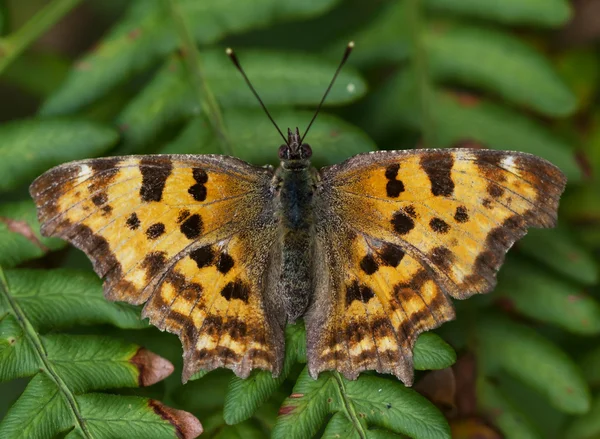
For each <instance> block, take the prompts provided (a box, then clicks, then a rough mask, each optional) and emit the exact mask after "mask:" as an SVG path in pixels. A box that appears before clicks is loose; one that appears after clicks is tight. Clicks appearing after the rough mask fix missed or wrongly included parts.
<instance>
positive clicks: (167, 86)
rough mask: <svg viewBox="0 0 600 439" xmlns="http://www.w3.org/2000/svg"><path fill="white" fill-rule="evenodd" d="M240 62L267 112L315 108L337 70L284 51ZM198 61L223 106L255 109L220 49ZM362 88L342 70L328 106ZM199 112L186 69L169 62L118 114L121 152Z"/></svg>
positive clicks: (246, 54) (246, 55) (249, 54)
mask: <svg viewBox="0 0 600 439" xmlns="http://www.w3.org/2000/svg"><path fill="white" fill-rule="evenodd" d="M240 58H241V62H242V64H243V66H244V70H245V71H246V73H247V75H248V76H249V77H250V78H251V80H252V83H253V85H254V87H255V88H256V89H257V90H258V91H259V93H260V96H261V99H262V100H263V101H264V103H265V104H266V105H267V106H268V107H269V108H270V109H272V108H274V107H276V106H289V105H314V106H316V105H317V104H318V103H319V101H320V100H321V97H322V95H323V90H325V88H326V87H327V84H328V83H329V81H330V80H331V74H332V72H333V71H335V67H336V66H335V65H334V64H331V63H329V62H325V61H323V60H320V59H319V58H316V57H314V56H309V55H303V54H292V53H285V52H281V53H278V52H265V51H256V50H250V51H243V53H241V54H240ZM202 61H203V65H204V73H205V79H206V81H207V82H208V83H209V84H210V86H211V89H212V91H213V93H214V94H215V96H216V97H217V99H218V100H219V102H220V104H221V106H222V107H225V108H227V107H237V108H239V107H250V108H252V107H254V108H256V107H257V106H258V103H257V102H256V98H255V97H254V96H253V95H252V93H251V92H250V91H249V90H248V86H247V85H246V83H245V82H244V80H243V78H242V76H241V75H240V74H239V72H238V71H237V70H236V69H235V68H234V67H233V65H232V64H231V61H230V60H229V59H228V57H227V56H226V55H225V52H224V51H223V50H214V49H213V50H210V51H205V52H203V53H202ZM365 90H366V85H365V83H364V81H363V80H362V78H361V77H360V75H358V74H357V73H356V72H355V71H353V70H351V69H345V70H344V71H342V72H341V73H340V76H339V78H338V79H337V81H336V84H335V85H334V87H333V88H332V90H331V92H330V94H329V95H328V98H327V103H328V105H333V104H342V103H348V102H351V101H353V100H356V99H358V98H360V97H361V96H362V95H363V94H364V93H365ZM199 113H200V108H199V103H198V102H197V99H196V96H195V94H194V93H193V90H192V89H191V85H190V82H189V78H188V76H187V70H186V69H185V68H184V66H183V64H182V62H181V61H180V60H179V59H177V58H175V59H172V60H170V61H169V62H168V63H167V64H166V65H165V66H164V67H163V68H162V69H161V70H160V71H159V72H158V73H157V74H156V75H155V77H154V79H153V80H152V81H151V82H150V83H149V84H148V86H147V87H146V88H145V89H144V90H142V92H141V93H139V94H138V95H137V96H136V97H135V98H134V99H133V100H132V101H131V102H130V103H129V104H128V105H127V107H126V108H125V109H124V110H123V112H122V113H121V114H120V115H119V117H118V123H119V125H120V126H121V128H122V131H123V133H124V140H125V145H124V146H123V148H122V149H120V152H121V153H130V152H135V151H138V150H139V149H140V148H141V147H143V146H144V144H145V143H147V142H148V141H149V140H151V139H152V138H154V136H155V135H156V134H157V133H159V132H160V131H161V130H162V129H164V128H165V127H166V126H169V125H173V124H177V123H180V122H181V121H183V120H186V119H189V118H190V117H191V116H193V115H197V114H199ZM263 118H264V114H263ZM271 131H272V130H271Z"/></svg>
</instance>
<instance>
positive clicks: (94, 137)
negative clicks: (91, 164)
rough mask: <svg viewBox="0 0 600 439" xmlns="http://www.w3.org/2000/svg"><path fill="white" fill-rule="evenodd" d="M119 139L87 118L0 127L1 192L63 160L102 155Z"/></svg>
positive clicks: (20, 183) (15, 186) (32, 122)
mask: <svg viewBox="0 0 600 439" xmlns="http://www.w3.org/2000/svg"><path fill="white" fill-rule="evenodd" d="M117 138H118V136H117V133H116V131H115V130H113V129H110V128H107V127H105V126H102V125H98V124H96V123H93V122H88V121H84V120H44V121H39V120H21V121H18V122H11V123H7V124H4V125H2V126H1V127H0V175H2V179H0V192H5V191H8V190H10V189H15V188H17V187H19V186H20V185H23V184H25V183H29V182H31V180H33V179H34V178H35V177H37V176H38V175H39V174H41V173H42V172H43V171H45V170H47V169H48V168H50V167H52V166H55V165H58V164H60V163H63V162H67V161H70V160H75V159H81V158H85V157H94V156H97V155H99V154H102V153H104V152H106V151H108V150H109V149H110V147H112V146H113V145H114V144H115V143H116V141H117ZM23 151H27V154H23Z"/></svg>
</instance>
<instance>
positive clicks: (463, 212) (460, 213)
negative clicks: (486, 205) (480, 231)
mask: <svg viewBox="0 0 600 439" xmlns="http://www.w3.org/2000/svg"><path fill="white" fill-rule="evenodd" d="M454 220H455V221H456V222H457V223H466V222H467V221H469V214H468V213H467V208H466V207H465V206H458V207H457V208H456V212H455V213H454Z"/></svg>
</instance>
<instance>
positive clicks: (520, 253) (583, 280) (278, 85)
mask: <svg viewBox="0 0 600 439" xmlns="http://www.w3.org/2000/svg"><path fill="white" fill-rule="evenodd" d="M575 4H576V5H578V3H575ZM68 11H71V12H70V13H69V15H68V16H67V18H66V19H65V20H63V21H60V22H59V21H58V20H59V19H61V18H62V17H63V15H64V14H66V13H67V12H68ZM573 13H574V11H573V5H571V4H570V3H569V2H568V1H567V0H545V1H543V2H542V1H539V0H505V1H502V2H497V1H480V0H461V1H458V0H382V1H378V2H361V1H359V0H347V1H342V0H309V1H302V2H299V1H297V0H239V1H236V2H225V1H219V2H217V1H215V2H199V1H195V0H132V1H129V2H120V1H116V0H113V1H101V0H90V1H88V2H85V3H82V2H79V1H77V0H52V1H50V2H45V1H42V0H27V1H16V0H12V1H11V0H9V1H1V0H0V102H2V105H1V106H0V120H1V121H3V122H2V124H1V125H0V197H1V199H0V419H1V421H0V437H2V438H12V437H23V434H24V433H23V432H25V433H26V437H28V438H33V439H37V438H53V437H69V438H71V437H78V438H79V437H94V438H98V437H100V438H110V437H128V438H129V437H131V438H133V437H156V438H169V437H176V435H177V434H179V435H180V436H184V437H192V436H191V433H190V431H187V433H186V432H185V431H184V430H183V429H182V427H181V425H183V424H185V422H188V424H186V425H189V422H191V421H189V418H186V417H185V416H187V415H183V414H182V413H183V412H177V411H173V412H168V411H165V410H172V409H169V408H168V407H167V408H164V407H165V406H162V405H160V406H159V405H157V404H159V403H158V402H156V400H160V401H162V402H163V403H165V404H167V406H171V407H176V408H177V409H180V410H184V411H186V412H189V413H191V414H193V415H194V416H195V417H197V418H198V419H200V421H201V422H202V423H203V425H204V430H205V435H207V436H209V437H218V438H234V437H236V438H237V437H244V438H255V437H256V438H259V437H268V436H269V435H272V436H273V437H286V438H288V437H289V438H291V437H294V438H295V437H298V438H304V437H311V436H319V437H320V436H323V437H349V438H350V437H352V438H355V437H356V438H367V437H368V438H379V437H386V438H387V437H399V435H400V437H411V438H432V439H433V438H447V437H450V436H451V435H452V437H456V438H464V439H468V438H475V437H478V436H477V434H483V433H484V432H487V434H490V435H491V434H493V435H496V436H489V437H500V436H497V435H498V434H501V435H502V437H506V438H511V439H512V438H515V439H516V438H550V439H552V438H556V439H558V438H569V439H593V438H600V422H599V421H598V419H599V418H600V415H599V413H600V372H599V371H600V338H599V337H598V334H600V303H599V289H598V254H599V253H598V252H599V250H600V227H599V226H600V192H599V191H600V186H599V185H598V177H597V176H598V173H599V172H600V105H599V100H598V98H599V89H598V84H599V83H600V81H599V79H600V53H599V52H598V43H597V42H594V41H593V40H592V41H586V42H585V43H578V42H577V41H569V40H568V39H567V38H566V37H565V35H566V33H565V32H561V31H560V29H561V28H564V27H565V26H567V25H568V22H569V20H570V18H571V17H572V15H573ZM56 23H58V24H56ZM53 25H55V29H54V30H53V31H51V32H50V34H48V35H45V36H44V37H43V38H42V39H41V41H40V42H39V43H36V44H35V45H33V46H31V43H33V42H34V41H35V40H36V39H37V38H38V37H40V36H42V35H43V34H44V33H45V31H46V30H47V29H49V28H51V27H52V26H53ZM596 26H600V24H596ZM186 28H187V32H186ZM59 31H60V32H59ZM61 32H62V36H61ZM187 37H191V38H192V39H193V41H195V42H196V43H197V46H196V49H194V48H193V47H190V44H189V41H187V44H186V38H187ZM79 40H81V41H84V42H85V45H84V46H83V47H82V46H78V45H77V44H74V43H73V41H79ZM349 40H354V41H355V43H356V49H355V51H354V53H353V55H352V56H351V58H350V60H349V63H348V64H349V65H348V66H346V68H345V69H344V70H343V71H342V73H341V75H340V77H339V78H338V81H337V83H336V84H335V86H334V87H333V89H332V92H331V94H330V95H329V98H328V100H327V102H326V105H325V108H324V110H323V112H322V113H321V115H320V116H319V118H318V119H317V121H316V123H315V125H314V127H313V128H312V130H311V133H310V141H309V143H311V145H312V146H313V150H314V154H315V156H314V159H315V160H314V161H315V164H316V165H318V166H322V165H327V164H332V163H337V162H339V161H341V160H343V159H345V158H347V157H349V156H351V155H354V154H356V153H359V152H364V151H370V150H374V149H378V148H379V149H403V148H413V147H416V146H421V147H440V148H443V147H451V146H471V147H473V146H474V147H488V148H496V149H507V150H518V151H524V152H530V153H533V154H536V155H539V156H542V157H545V158H547V159H549V160H550V161H552V162H553V163H555V164H556V165H558V166H559V167H560V168H561V169H562V170H563V171H564V173H565V174H566V175H567V176H568V178H569V184H568V187H567V191H566V193H565V195H564V196H563V201H562V203H561V209H560V225H559V228H557V229H556V230H533V231H531V232H530V234H529V235H528V236H527V237H525V238H524V239H523V240H522V241H520V242H519V243H518V244H517V245H516V246H515V247H516V248H515V249H513V250H511V252H510V253H509V256H508V258H507V262H506V264H505V266H504V267H503V268H502V270H501V271H500V274H499V283H498V287H497V289H496V291H494V292H493V293H491V294H489V295H486V296H480V297H474V298H472V299H469V300H468V301H465V302H457V303H456V307H457V320H456V321H455V322H452V323H449V324H446V325H444V326H443V327H442V328H440V329H439V330H437V331H436V333H437V334H438V335H435V334H433V333H427V334H423V335H422V336H421V337H420V338H419V341H418V343H417V345H416V348H415V368H416V369H417V370H419V371H423V372H418V373H417V385H416V386H415V388H416V389H417V390H418V391H419V392H420V393H421V394H422V395H423V396H422V395H420V394H419V393H418V392H417V390H414V389H407V388H405V387H404V386H403V385H401V384H400V383H399V382H397V381H396V380H395V379H391V378H390V377H387V376H379V375H377V374H370V373H365V374H363V375H361V378H359V379H358V380H357V381H354V382H349V381H346V380H345V379H343V378H342V377H340V376H339V375H337V374H336V373H324V374H322V375H321V376H320V378H319V379H318V380H316V381H315V380H312V379H311V378H309V377H308V375H307V372H306V369H305V367H304V363H305V362H306V352H305V333H304V328H303V326H302V325H301V324H298V325H294V326H289V327H288V328H287V333H286V340H287V347H286V362H285V367H284V373H283V374H282V376H281V377H279V378H278V379H276V380H274V379H273V378H271V376H270V375H269V374H267V373H263V372H259V371H256V372H254V373H253V374H252V376H251V377H250V378H249V379H247V380H241V379H238V378H236V377H234V376H232V374H231V373H230V372H229V371H222V370H217V371H214V372H211V373H209V374H203V373H199V374H197V376H195V377H194V378H195V379H194V380H193V381H191V382H190V383H188V384H187V385H185V386H182V385H181V383H180V372H181V349H180V343H179V341H178V340H177V338H176V337H175V336H172V335H170V334H164V333H160V332H158V331H157V330H156V329H154V328H147V327H146V325H145V324H144V323H143V322H140V321H139V320H138V319H137V318H136V316H137V315H138V311H137V310H136V309H135V308H132V307H128V306H124V305H122V304H114V303H109V302H107V301H105V300H104V299H103V298H102V293H101V288H100V281H99V280H98V279H96V278H95V275H93V273H91V267H90V265H89V262H88V261H87V259H86V258H85V256H83V255H82V254H81V253H80V252H78V251H76V250H74V249H71V248H65V246H64V243H63V242H61V241H59V240H55V239H47V238H43V237H41V236H40V234H39V230H38V228H39V225H38V223H37V220H36V216H35V209H34V206H33V203H32V202H31V201H30V200H29V198H28V195H27V186H28V184H29V183H30V182H31V180H32V179H33V178H34V177H35V176H37V175H38V174H40V173H41V172H43V171H44V170H46V169H48V168H50V167H52V166H54V165H58V164H60V163H63V162H65V161H69V160H75V159H79V158H83V157H96V156H101V155H116V154H138V153H157V152H161V153H192V154H203V153H220V152H223V151H224V150H225V151H226V150H231V151H232V153H233V154H234V155H236V156H238V157H240V158H242V159H244V160H247V161H250V162H251V163H255V164H259V165H262V164H266V163H271V164H276V162H277V157H276V148H277V146H278V145H279V143H280V139H279V136H278V134H277V132H276V131H275V129H274V128H273V127H272V126H271V125H270V122H269V121H268V119H267V118H266V116H264V114H263V113H262V110H261V109H260V107H259V106H258V103H257V102H256V100H255V99H254V97H253V96H252V94H251V93H250V91H249V90H248V88H247V86H246V84H245V83H244V81H243V80H242V78H241V76H240V75H239V73H238V72H237V71H236V70H235V69H234V68H233V66H232V65H230V61H229V60H228V59H227V57H226V56H225V54H224V48H226V47H229V46H231V47H234V48H235V49H236V52H237V54H238V56H239V58H240V61H241V63H242V65H243V66H244V68H245V69H246V71H247V73H248V76H249V77H250V78H251V80H252V82H253V83H254V85H255V87H256V88H257V90H258V92H259V93H260V95H261V96H262V98H263V100H264V101H265V103H266V104H267V106H268V107H269V109H270V110H271V112H272V113H273V115H274V117H275V120H276V121H277V122H278V123H279V125H280V126H281V127H284V128H285V127H288V126H291V127H295V126H299V127H303V126H306V124H307V123H308V121H309V120H310V118H311V117H312V111H313V110H314V108H315V106H316V105H317V104H318V102H319V100H320V98H321V95H322V93H323V91H324V90H325V88H326V86H327V84H328V82H329V80H330V78H331V75H332V74H333V71H334V70H335V67H336V64H337V62H338V61H339V57H340V56H341V54H342V51H343V49H344V47H345V45H346V43H347V42H348V41H349ZM87 46H89V49H87V50H86V52H85V53H83V54H82V53H81V51H82V49H84V48H86V47H87ZM194 50H197V53H196V52H194ZM196 55H197V56H196ZM72 58H75V60H74V61H73V60H72ZM190 72H192V73H193V74H194V75H196V76H194V77H193V78H192V79H194V80H191V76H190ZM198 75H201V76H198ZM213 97H214V99H212V98H213ZM227 148H229V149H227ZM440 336H441V337H440ZM444 340H445V341H444ZM448 343H450V345H451V346H452V348H451V347H450V345H448ZM139 346H145V347H147V348H148V349H150V350H151V351H153V352H156V353H158V354H159V355H161V356H162V357H164V358H166V359H168V360H169V361H170V362H172V363H173V364H174V366H175V372H174V373H173V374H172V375H171V376H169V377H168V378H166V379H165V380H164V381H162V382H161V383H159V384H155V385H153V386H151V387H148V388H145V389H142V388H141V387H140V386H141V385H143V384H144V383H142V382H141V381H140V379H139V376H140V373H141V372H140V370H139V368H137V369H136V367H134V364H135V362H134V363H132V362H131V361H132V360H131V359H132V355H133V354H134V353H135V352H136V351H137V349H139ZM455 350H456V352H457V353H458V358H459V359H458V361H457V362H456V364H455V365H454V367H453V369H452V371H450V370H448V369H445V368H448V367H449V366H451V365H452V364H453V363H454V362H455V360H456V354H455ZM431 370H437V371H436V372H428V371H431ZM440 377H442V378H440ZM24 378H26V379H24ZM161 378H164V377H162V376H161ZM419 379H420V381H419ZM28 380H29V381H28ZM431 382H434V383H435V385H433V386H432V385H431ZM148 384H149V383H148ZM126 388H132V389H129V390H128V389H126ZM106 389H110V394H108V393H93V392H95V391H99V390H106ZM432 389H433V390H432ZM150 398H152V399H150ZM14 401H16V402H14ZM13 402H14V404H13ZM11 404H12V407H11ZM436 406H437V408H436ZM9 407H10V409H9ZM157 407H162V408H157ZM31 413H37V414H38V415H37V416H31ZM165 413H171V415H170V416H171V418H169V416H167V415H165ZM173 413H175V414H173ZM118 418H121V420H126V422H121V421H120V422H116V421H115V419H118ZM168 418H169V419H171V420H173V419H178V420H179V421H181V422H183V424H179V425H176V424H177V423H175V422H168V421H167V419H168ZM150 425H152V426H155V427H156V428H149V427H148V426H150ZM186 434H187V436H186ZM486 437H488V436H486Z"/></svg>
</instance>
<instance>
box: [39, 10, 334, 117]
mask: <svg viewBox="0 0 600 439" xmlns="http://www.w3.org/2000/svg"><path fill="white" fill-rule="evenodd" d="M337 1H338V0H324V1H316V2H297V1H294V0H285V1H283V2H282V1H280V0H258V1H253V2H201V3H199V2H197V1H195V0H180V1H179V2H178V3H179V6H180V9H181V11H182V14H183V15H184V16H185V17H186V19H187V21H188V22H189V23H190V25H191V27H192V29H191V31H192V33H193V36H194V38H195V39H196V41H197V42H198V43H201V44H209V43H214V42H216V41H218V40H219V39H221V38H223V37H224V36H226V35H228V34H232V33H240V32H243V31H247V30H249V29H252V28H256V27H263V26H266V25H268V24H269V23H271V22H276V21H279V22H281V21H283V20H290V19H298V18H303V17H310V16H314V15H317V14H321V13H323V12H325V11H327V10H328V9H330V8H331V7H333V6H334V5H335V4H336V3H337ZM178 45H179V40H178V36H177V32H176V30H175V28H174V24H173V21H172V17H171V16H170V14H169V10H168V7H167V3H166V2H162V1H159V0H141V1H135V2H132V5H131V7H130V9H129V11H128V13H127V14H126V16H125V17H124V18H123V19H122V20H121V21H120V22H119V23H118V24H117V26H115V28H114V29H113V30H112V31H111V32H110V33H109V34H108V35H107V36H106V37H105V38H104V39H103V40H102V41H101V42H100V44H99V45H98V47H97V49H96V50H95V51H94V52H92V53H91V54H89V55H87V56H85V57H84V58H83V59H82V60H80V61H79V63H78V64H77V65H76V67H75V69H73V70H72V71H71V74H70V75H69V77H68V78H67V80H66V82H65V83H64V84H63V86H62V87H61V88H60V89H59V90H58V91H57V92H56V93H55V94H53V95H52V96H51V97H50V98H49V99H48V100H47V101H46V102H45V103H44V105H43V107H42V110H41V112H42V114H43V115H46V116H48V115H57V114H66V113H70V112H74V111H76V110H78V109H79V108H81V107H82V106H84V105H87V104H89V103H91V102H93V101H94V100H96V99H98V98H99V97H100V96H102V95H104V94H105V93H106V92H107V91H108V90H110V89H111V88H113V87H114V86H115V85H117V84H118V83H120V82H122V81H123V80H125V79H128V78H130V77H131V76H132V75H133V74H135V73H139V72H141V71H144V70H145V69H147V68H148V67H151V66H152V64H154V63H155V62H156V61H158V59H159V58H160V57H162V56H164V55H166V54H167V53H169V52H171V51H173V50H175V49H176V48H177V47H178ZM90 84H94V87H90V86H89V85H90Z"/></svg>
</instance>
